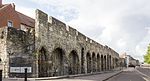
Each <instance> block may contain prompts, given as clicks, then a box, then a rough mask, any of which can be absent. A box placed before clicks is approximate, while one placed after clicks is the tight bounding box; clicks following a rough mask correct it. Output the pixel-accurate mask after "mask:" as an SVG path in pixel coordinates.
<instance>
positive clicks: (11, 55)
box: [6, 27, 35, 77]
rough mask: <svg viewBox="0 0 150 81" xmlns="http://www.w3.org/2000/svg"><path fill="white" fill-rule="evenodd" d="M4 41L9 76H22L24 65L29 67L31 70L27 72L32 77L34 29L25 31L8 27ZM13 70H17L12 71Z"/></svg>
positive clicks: (33, 70)
mask: <svg viewBox="0 0 150 81" xmlns="http://www.w3.org/2000/svg"><path fill="white" fill-rule="evenodd" d="M6 41H7V43H6V45H7V46H6V51H7V55H8V56H7V58H8V59H9V70H10V71H9V77H24V69H21V68H24V67H31V71H32V72H31V73H29V74H28V76H29V77H32V76H33V74H34V72H35V69H34V68H33V67H35V64H34V61H35V60H34V59H35V56H34V50H35V48H34V47H35V46H34V45H35V44H34V31H32V30H29V31H27V32H25V31H22V30H17V29H15V28H13V27H8V28H7V40H6ZM18 68H19V69H18ZM14 70H18V71H16V72H14ZM19 70H20V72H19Z"/></svg>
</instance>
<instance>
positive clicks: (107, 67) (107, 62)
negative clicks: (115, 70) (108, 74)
mask: <svg viewBox="0 0 150 81" xmlns="http://www.w3.org/2000/svg"><path fill="white" fill-rule="evenodd" d="M106 58H107V59H106V60H107V70H109V66H110V64H109V54H107V57H106Z"/></svg>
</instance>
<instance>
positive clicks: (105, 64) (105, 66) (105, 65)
mask: <svg viewBox="0 0 150 81" xmlns="http://www.w3.org/2000/svg"><path fill="white" fill-rule="evenodd" d="M106 68H107V63H106V55H105V56H104V70H105V71H106Z"/></svg>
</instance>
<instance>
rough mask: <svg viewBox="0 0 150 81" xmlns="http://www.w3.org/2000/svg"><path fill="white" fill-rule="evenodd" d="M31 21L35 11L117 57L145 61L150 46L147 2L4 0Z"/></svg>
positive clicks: (119, 0)
mask: <svg viewBox="0 0 150 81" xmlns="http://www.w3.org/2000/svg"><path fill="white" fill-rule="evenodd" d="M13 2H14V3H15V4H16V9H17V10H18V11H20V12H22V13H24V14H26V15H28V16H30V17H33V18H34V16H35V13H34V12H35V9H37V8H38V9H40V10H42V11H44V12H46V13H48V14H49V15H50V16H54V17H55V18H57V19H59V20H61V21H63V22H65V23H66V24H68V25H70V26H71V27H73V28H75V29H77V30H78V31H80V32H82V33H83V34H85V35H86V36H88V37H90V38H92V39H94V40H96V41H97V42H99V43H100V44H103V45H108V46H110V47H111V48H113V49H114V50H116V51H117V52H118V53H120V54H121V53H123V52H127V54H130V55H131V56H133V57H134V58H137V59H139V60H140V61H143V55H144V54H145V53H146V48H147V45H148V44H149V43H150V30H149V29H150V28H149V27H150V12H149V11H150V5H149V4H150V1H148V0H4V1H3V3H13Z"/></svg>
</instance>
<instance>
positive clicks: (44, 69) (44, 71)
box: [38, 47, 48, 77]
mask: <svg viewBox="0 0 150 81" xmlns="http://www.w3.org/2000/svg"><path fill="white" fill-rule="evenodd" d="M38 70H39V77H47V76H48V58H47V54H46V50H45V48H44V47H42V48H41V49H40V50H39V56H38Z"/></svg>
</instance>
